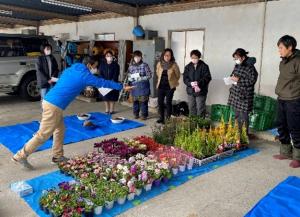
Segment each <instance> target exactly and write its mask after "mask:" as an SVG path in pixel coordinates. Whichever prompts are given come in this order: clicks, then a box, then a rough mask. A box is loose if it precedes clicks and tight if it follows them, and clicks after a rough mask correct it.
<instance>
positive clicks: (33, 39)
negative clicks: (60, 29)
mask: <svg viewBox="0 0 300 217" xmlns="http://www.w3.org/2000/svg"><path fill="white" fill-rule="evenodd" d="M44 43H48V44H51V45H52V53H53V55H54V56H55V58H56V60H57V63H58V65H59V66H60V63H61V61H60V48H59V47H58V46H57V44H56V42H55V41H54V40H53V38H52V37H48V36H34V35H11V34H0V91H1V92H6V93H8V92H15V93H18V94H20V95H21V96H22V97H23V98H25V99H27V100H29V101H36V100H39V99H40V92H39V89H38V87H37V80H36V69H35V64H36V62H37V59H38V56H39V55H40V46H41V45H42V44H44Z"/></svg>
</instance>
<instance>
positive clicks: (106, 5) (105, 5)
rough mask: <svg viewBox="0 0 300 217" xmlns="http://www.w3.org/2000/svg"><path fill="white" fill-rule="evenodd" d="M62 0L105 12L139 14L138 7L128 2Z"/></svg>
mask: <svg viewBox="0 0 300 217" xmlns="http://www.w3.org/2000/svg"><path fill="white" fill-rule="evenodd" d="M61 1H62V2H67V3H71V4H77V5H82V6H85V7H91V8H93V9H95V10H99V11H104V12H114V13H117V14H122V15H126V16H131V17H136V16H137V8H136V7H133V6H130V5H126V4H118V3H114V2H109V1H104V0H61Z"/></svg>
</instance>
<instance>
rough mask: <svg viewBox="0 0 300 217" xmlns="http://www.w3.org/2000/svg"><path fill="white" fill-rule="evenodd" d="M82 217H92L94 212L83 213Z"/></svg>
mask: <svg viewBox="0 0 300 217" xmlns="http://www.w3.org/2000/svg"><path fill="white" fill-rule="evenodd" d="M83 216H84V217H94V212H93V211H84V213H83Z"/></svg>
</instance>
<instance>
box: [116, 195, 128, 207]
mask: <svg viewBox="0 0 300 217" xmlns="http://www.w3.org/2000/svg"><path fill="white" fill-rule="evenodd" d="M125 201H126V196H125V197H119V198H118V200H117V202H118V204H119V205H123V204H124V203H125Z"/></svg>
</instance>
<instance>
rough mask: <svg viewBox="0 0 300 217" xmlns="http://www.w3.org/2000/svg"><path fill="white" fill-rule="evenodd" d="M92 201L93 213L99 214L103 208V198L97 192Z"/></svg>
mask: <svg viewBox="0 0 300 217" xmlns="http://www.w3.org/2000/svg"><path fill="white" fill-rule="evenodd" d="M93 203H94V214H95V215H100V214H101V213H102V210H103V206H104V204H105V199H104V198H103V196H102V195H101V194H97V195H96V198H95V199H94V200H93Z"/></svg>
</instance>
